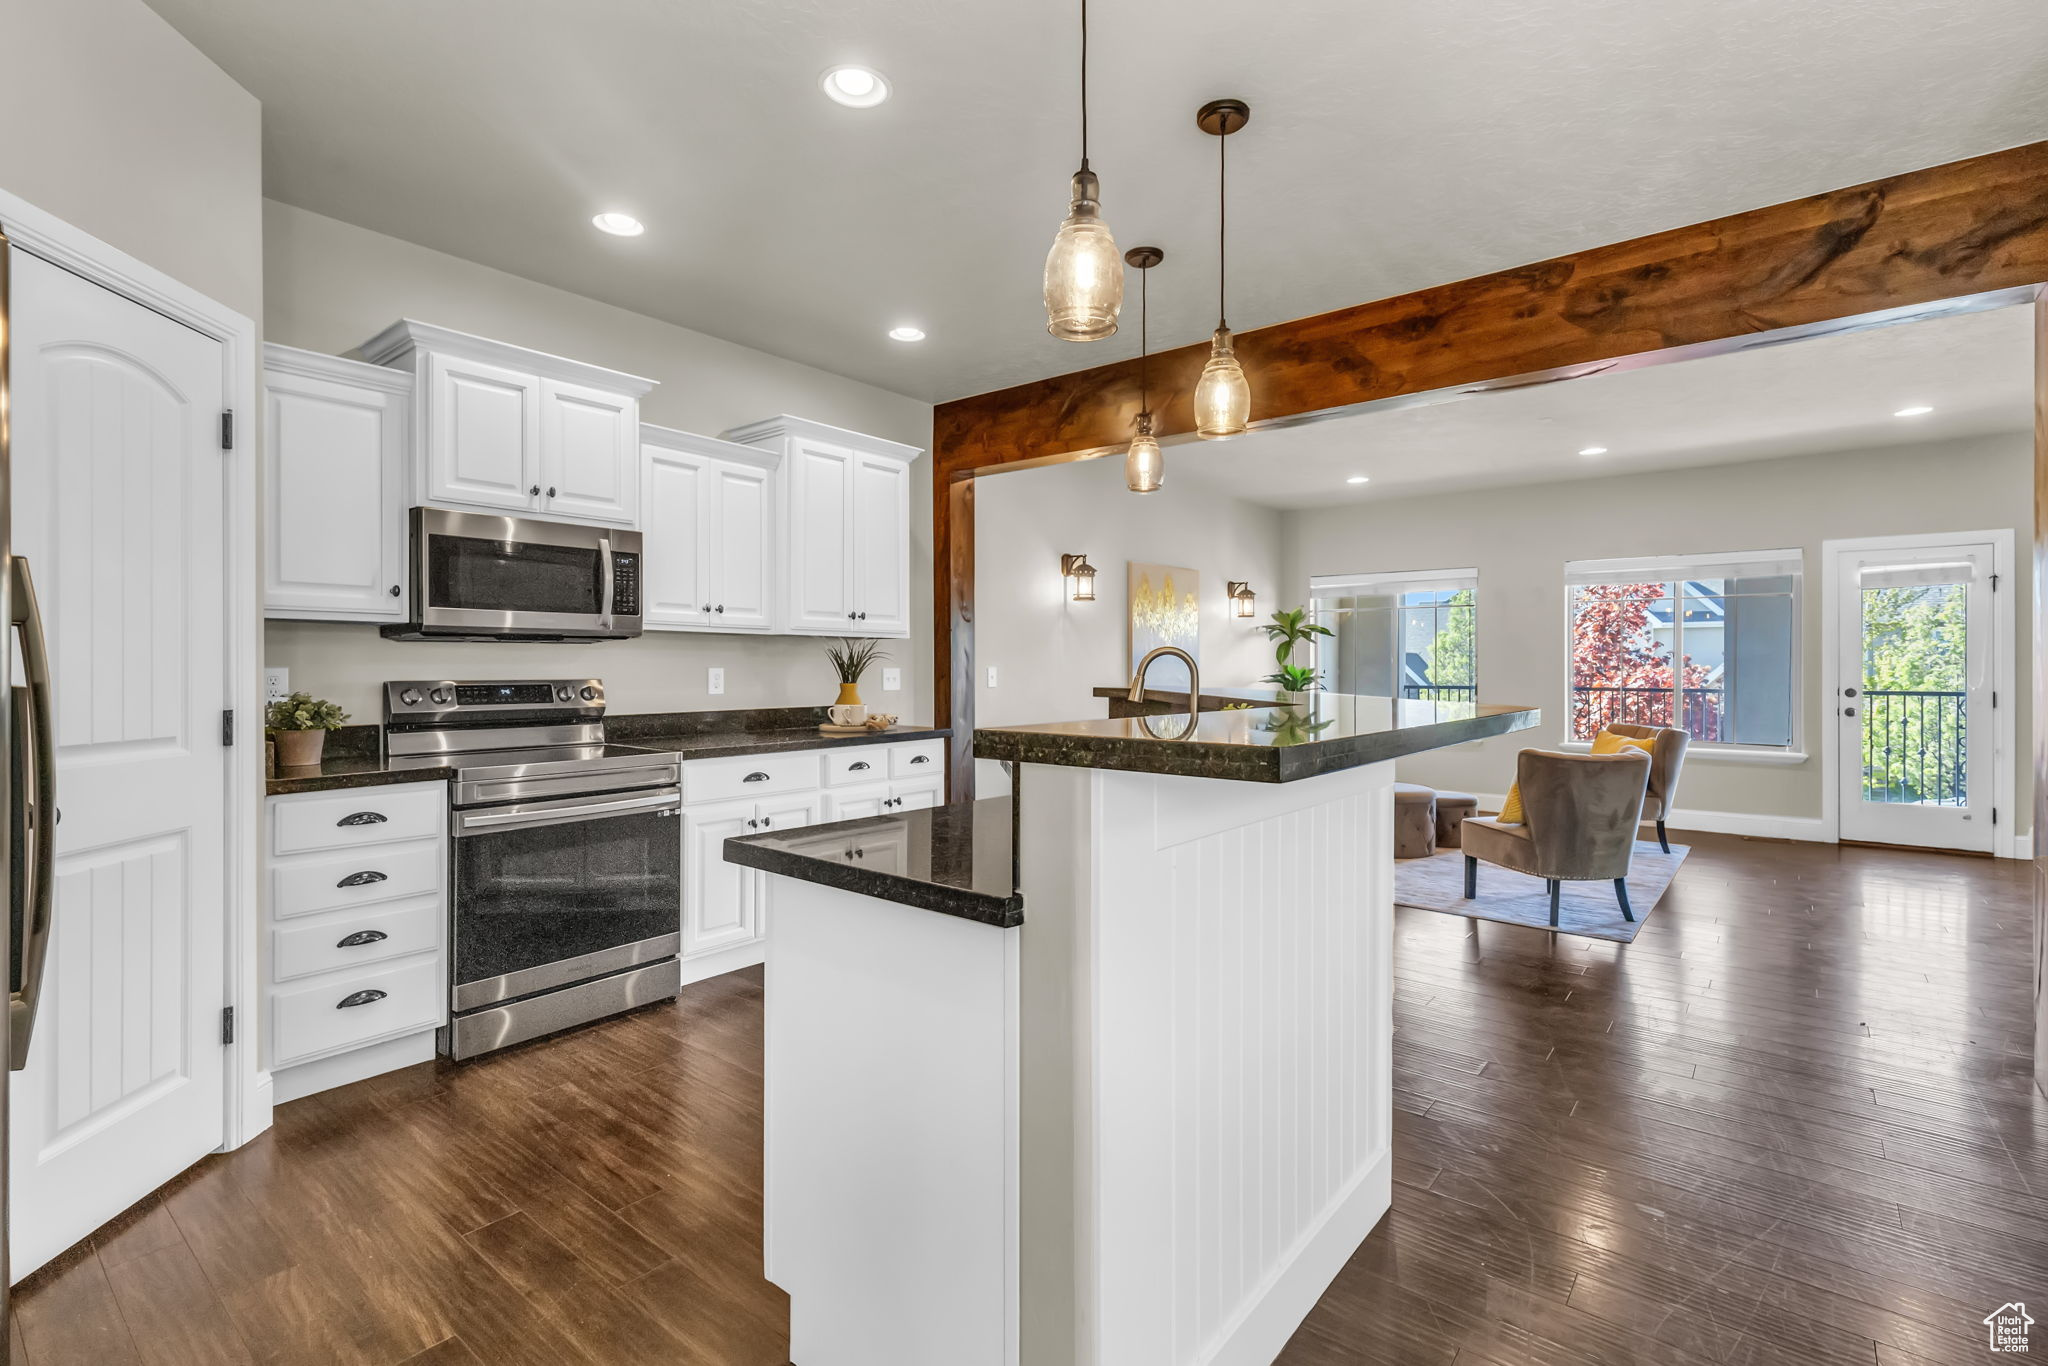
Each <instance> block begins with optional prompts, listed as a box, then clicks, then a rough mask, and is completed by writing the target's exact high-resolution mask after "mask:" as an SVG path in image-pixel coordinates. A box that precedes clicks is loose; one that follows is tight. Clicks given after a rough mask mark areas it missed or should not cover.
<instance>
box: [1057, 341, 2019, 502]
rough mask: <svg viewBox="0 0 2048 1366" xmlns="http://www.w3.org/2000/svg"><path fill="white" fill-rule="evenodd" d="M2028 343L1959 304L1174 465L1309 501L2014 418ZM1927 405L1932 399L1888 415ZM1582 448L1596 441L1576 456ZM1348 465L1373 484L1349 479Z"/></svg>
mask: <svg viewBox="0 0 2048 1366" xmlns="http://www.w3.org/2000/svg"><path fill="white" fill-rule="evenodd" d="M2033 354H2034V349H2033V310H2032V309H2031V308H2026V307H2018V308H2002V309H1998V310H1995V311H1993V312H1989V313H1965V314H1959V315H1956V316H1952V317H1947V318H1940V319H1936V320H1932V321H1928V322H1919V323H1907V324H1903V325H1900V326H1897V327H1885V328H1878V329H1876V330H1874V331H1868V332H1852V333H1847V334H1843V335H1840V336H1834V337H1824V338H1818V339H1814V340H1810V341H1802V342H1793V343H1789V344H1787V345H1784V346H1771V347H1764V348H1761V349H1758V350H1754V351H1743V352H1737V353H1735V354H1733V355H1726V356H1716V357H1713V358H1711V359H1706V360H1695V361H1685V362H1681V363H1679V364H1674V365H1659V366H1651V367H1649V368H1647V369H1641V370H1618V371H1614V372H1612V373H1610V374H1604V375H1593V376H1589V377H1587V378H1584V379H1575V380H1570V381H1567V382H1565V383H1562V384H1546V385H1538V386H1535V387H1532V388H1526V389H1504V390H1497V391H1493V392H1489V393H1479V394H1468V395H1465V396H1463V397H1460V398H1456V399H1452V400H1450V401H1448V402H1444V403H1437V404H1432V405H1429V406H1425V407H1417V408H1395V409H1386V410H1381V411H1377V412H1365V413H1359V414H1356V415H1353V416H1350V417H1341V418H1333V419H1331V420H1329V421H1326V422H1316V423H1310V424H1308V425H1306V426H1300V427H1285V428H1278V429H1274V430H1269V431H1263V432H1253V433H1251V434H1250V435H1248V436H1243V437H1239V438H1237V439H1235V440H1232V441H1191V442H1184V443H1182V444H1179V445H1174V446H1169V447H1167V450H1166V468H1167V477H1168V478H1169V479H1187V480H1190V481H1192V482H1195V483H1202V484H1207V485H1210V486H1211V487H1214V488H1217V489H1221V490H1223V491H1225V492H1227V493H1230V494H1232V495H1233V496H1236V497H1239V498H1244V499H1247V500H1249V501H1252V502H1256V503H1262V504H1265V505H1267V506H1269V507H1277V508H1318V507H1330V506H1333V505H1338V506H1341V505H1343V504H1346V503H1365V502H1383V501H1385V500H1387V499H1390V498H1402V497H1409V496H1413V495H1415V494H1422V493H1442V492H1446V491H1449V490H1453V489H1464V488H1481V487H1487V488H1497V487H1500V486H1501V485H1504V484H1534V483H1546V482H1549V481H1552V480H1557V479H1587V478H1594V477H1596V476H1600V475H1608V474H1626V473H1632V472H1640V471H1648V470H1663V469H1674V468H1681V467H1684V466H1690V465H1717V464H1727V463H1733V462H1737V461H1744V460H1769V459H1775V458H1778V457H1781V456H1790V455H1811V454H1815V453H1818V452H1821V451H1840V450H1857V449H1868V448H1871V447H1877V446H1896V445H1904V444H1907V443H1912V442H1926V441H1944V440H1952V439H1956V438H1961V437H1972V436H1986V435H1990V434H1992V433H1995V432H2025V431H2027V430H2029V429H2030V428H2031V427H2032V426H2033V421H2034V385H2033ZM1922 405H1925V406H1929V407H1932V408H1933V409H1934V411H1933V412H1931V413H1928V414H1925V415H1923V416H1919V417H1912V418H1900V417H1894V416H1893V414H1894V413H1895V412H1897V411H1898V410H1899V409H1901V408H1905V407H1911V406H1922ZM1588 446H1605V447H1606V448H1607V451H1606V453H1605V454H1603V455H1599V456H1591V457H1589V456H1581V455H1580V454H1579V453H1578V452H1579V451H1580V450H1581V449H1583V448H1585V447H1588ZM1250 471H1256V477H1249V476H1248V472H1250ZM1354 474H1362V475H1365V476H1366V477H1367V478H1368V479H1369V480H1370V482H1369V483H1367V484H1364V485H1353V484H1347V483H1346V482H1345V480H1346V479H1348V478H1349V477H1350V476H1352V475H1354ZM1023 477H1025V478H1029V477H1030V476H1029V475H1025V476H1023Z"/></svg>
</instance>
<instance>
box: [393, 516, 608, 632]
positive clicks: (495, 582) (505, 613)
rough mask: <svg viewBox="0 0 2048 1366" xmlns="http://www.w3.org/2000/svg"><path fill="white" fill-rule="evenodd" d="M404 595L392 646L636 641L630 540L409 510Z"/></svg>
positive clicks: (567, 527) (532, 522)
mask: <svg viewBox="0 0 2048 1366" xmlns="http://www.w3.org/2000/svg"><path fill="white" fill-rule="evenodd" d="M410 531H411V555H412V596H411V598H410V600H409V604H408V608H407V611H406V620H405V622H404V624H402V625H394V626H386V627H385V628H384V632H383V633H384V634H385V635H386V636H389V637H390V638H392V639H393V640H617V639H623V638H625V637H629V636H637V635H639V634H640V533H639V532H637V531H616V530H612V529H610V528H608V527H595V526H576V525H573V524H571V523H568V522H543V521H540V520H537V519H535V518H531V517H493V516H490V515H488V514H485V513H475V512H449V511H447V510H446V509H443V508H429V507H416V508H414V509H413V510H412V514H411V526H410Z"/></svg>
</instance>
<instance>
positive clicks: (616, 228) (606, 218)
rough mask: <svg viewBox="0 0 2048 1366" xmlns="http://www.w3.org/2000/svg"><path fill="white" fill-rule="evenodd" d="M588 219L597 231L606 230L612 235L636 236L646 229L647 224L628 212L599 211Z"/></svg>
mask: <svg viewBox="0 0 2048 1366" xmlns="http://www.w3.org/2000/svg"><path fill="white" fill-rule="evenodd" d="M590 221H591V222H592V223H593V224H594V225H596V227H597V230H598V231H599V232H608V233H610V234H611V235H612V236H614V237H638V236H639V235H640V234H641V233H643V232H646V231H647V225H646V224H644V223H642V222H641V221H640V220H639V219H637V218H635V217H633V215H632V214H630V213H601V214H599V215H598V216H597V217H595V218H593V219H591V220H590Z"/></svg>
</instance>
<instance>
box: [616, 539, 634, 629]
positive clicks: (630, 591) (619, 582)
mask: <svg viewBox="0 0 2048 1366" xmlns="http://www.w3.org/2000/svg"><path fill="white" fill-rule="evenodd" d="M612 615H613V616H615V617H637V616H639V615H640V557H639V556H638V555H635V554H633V553H632V552H630V551H615V552H613V554H612Z"/></svg>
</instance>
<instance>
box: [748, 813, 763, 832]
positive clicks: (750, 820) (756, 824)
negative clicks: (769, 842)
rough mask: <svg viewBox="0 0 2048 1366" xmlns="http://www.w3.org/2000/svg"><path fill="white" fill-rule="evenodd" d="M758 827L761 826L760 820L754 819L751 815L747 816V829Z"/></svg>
mask: <svg viewBox="0 0 2048 1366" xmlns="http://www.w3.org/2000/svg"><path fill="white" fill-rule="evenodd" d="M760 828H761V822H759V821H757V820H755V819H754V818H753V817H752V816H749V817H748V818H747V829H749V830H759V829H760Z"/></svg>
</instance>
